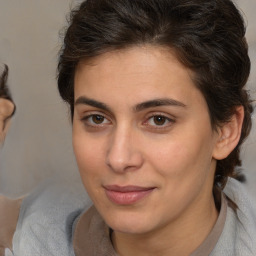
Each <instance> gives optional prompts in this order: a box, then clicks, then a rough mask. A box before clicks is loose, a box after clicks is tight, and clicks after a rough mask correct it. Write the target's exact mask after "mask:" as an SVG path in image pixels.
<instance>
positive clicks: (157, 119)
mask: <svg viewBox="0 0 256 256" xmlns="http://www.w3.org/2000/svg"><path fill="white" fill-rule="evenodd" d="M153 121H154V124H155V125H159V126H160V125H164V124H165V123H166V121H167V118H166V117H164V116H154V117H153Z"/></svg>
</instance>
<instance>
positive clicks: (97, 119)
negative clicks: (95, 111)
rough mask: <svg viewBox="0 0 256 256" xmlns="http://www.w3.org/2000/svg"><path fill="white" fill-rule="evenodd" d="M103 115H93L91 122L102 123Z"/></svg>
mask: <svg viewBox="0 0 256 256" xmlns="http://www.w3.org/2000/svg"><path fill="white" fill-rule="evenodd" d="M104 119H105V118H104V116H101V115H93V116H92V122H93V123H95V124H102V123H103V122H104Z"/></svg>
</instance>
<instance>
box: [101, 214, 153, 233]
mask: <svg viewBox="0 0 256 256" xmlns="http://www.w3.org/2000/svg"><path fill="white" fill-rule="evenodd" d="M124 211H126V212H120V213H119V214H117V213H115V214H113V213H112V214H110V215H106V214H103V215H102V217H103V219H104V220H105V222H106V223H107V225H108V226H109V227H110V228H111V229H113V230H114V231H117V232H121V233H127V234H143V233H147V232H149V231H150V230H151V229H152V228H153V227H152V224H153V221H152V220H151V221H150V220H148V219H147V218H146V216H145V213H143V214H142V213H134V212H131V211H128V210H124Z"/></svg>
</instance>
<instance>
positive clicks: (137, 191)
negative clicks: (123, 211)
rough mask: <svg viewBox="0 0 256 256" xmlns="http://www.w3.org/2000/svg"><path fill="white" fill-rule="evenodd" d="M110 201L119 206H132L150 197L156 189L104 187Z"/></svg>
mask: <svg viewBox="0 0 256 256" xmlns="http://www.w3.org/2000/svg"><path fill="white" fill-rule="evenodd" d="M104 188H105V193H106V195H107V197H108V199H109V200H110V201H111V202H113V203H115V204H119V205H131V204H134V203H136V202H138V201H139V200H141V199H143V198H145V197H146V196H148V195H149V194H150V193H151V192H152V191H153V190H154V189H155V188H154V187H148V188H145V187H138V186H124V187H121V186H118V185H110V186H104Z"/></svg>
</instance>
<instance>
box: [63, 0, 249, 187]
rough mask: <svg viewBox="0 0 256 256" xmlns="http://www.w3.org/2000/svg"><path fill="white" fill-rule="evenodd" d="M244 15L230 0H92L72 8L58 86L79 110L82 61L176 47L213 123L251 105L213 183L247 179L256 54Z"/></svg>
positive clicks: (221, 185) (175, 49)
mask: <svg viewBox="0 0 256 256" xmlns="http://www.w3.org/2000/svg"><path fill="white" fill-rule="evenodd" d="M245 30H246V29H245V25H244V21H243V18H242V15H241V14H240V12H239V11H238V9H237V8H236V6H235V5H234V3H233V2H232V1H231V0H87V1H84V2H83V3H81V5H80V6H79V7H78V8H76V9H74V10H73V11H72V12H71V15H70V19H69V26H68V27H67V30H66V33H65V36H64V43H63V47H62V49H61V52H60V56H59V64H58V88H59V93H60V95H61V97H62V98H63V100H64V101H66V102H68V103H69V105H70V110H71V116H72V118H73V111H74V74H75V71H76V67H77V64H78V63H79V62H80V61H81V60H83V59H88V58H93V57H95V56H98V55H100V54H103V53H105V52H109V51H113V50H117V49H124V48H127V47H132V46H139V45H145V44H149V45H155V46H160V47H161V46H163V47H169V48H170V49H171V50H172V51H174V52H175V53H176V56H177V57H178V59H179V61H180V62H181V63H182V64H183V65H184V66H186V67H188V68H190V69H191V70H192V71H193V72H194V83H195V85H196V86H197V88H198V89H199V90H200V91H201V93H202V94H203V95H204V97H205V99H206V102H207V104H208V110H209V115H210V118H211V123H212V127H213V129H215V128H216V127H218V126H219V125H221V124H223V123H226V122H228V121H229V120H230V119H231V117H232V115H234V113H235V111H236V107H237V106H243V107H244V111H245V117H244V122H243V126H242V133H241V138H240V141H239V143H238V145H237V146H236V148H235V149H234V150H233V151H232V153H231V154H230V155H229V156H228V157H227V158H226V159H223V160H219V161H217V167H216V174H215V181H214V184H215V185H216V186H219V187H221V188H224V186H225V184H226V182H227V178H228V177H234V178H237V179H240V177H241V176H240V175H239V172H238V168H237V167H238V166H241V159H240V156H239V154H240V146H241V144H242V143H243V141H244V139H245V138H246V137H247V136H248V134H249V132H250V129H251V125H252V124H251V113H252V111H253V108H252V105H251V101H250V98H249V94H248V92H247V91H246V89H245V84H246V82H247V79H248V76H249V73H250V59H249V57H248V46H247V42H246V39H245Z"/></svg>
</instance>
